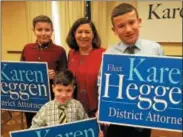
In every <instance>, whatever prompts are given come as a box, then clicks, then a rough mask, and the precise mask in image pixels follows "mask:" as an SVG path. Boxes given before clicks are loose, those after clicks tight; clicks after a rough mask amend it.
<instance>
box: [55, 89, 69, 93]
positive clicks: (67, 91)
mask: <svg viewBox="0 0 183 137" xmlns="http://www.w3.org/2000/svg"><path fill="white" fill-rule="evenodd" d="M57 91H58V92H59V93H61V92H64V91H65V92H66V93H70V92H72V90H70V89H68V90H57Z"/></svg>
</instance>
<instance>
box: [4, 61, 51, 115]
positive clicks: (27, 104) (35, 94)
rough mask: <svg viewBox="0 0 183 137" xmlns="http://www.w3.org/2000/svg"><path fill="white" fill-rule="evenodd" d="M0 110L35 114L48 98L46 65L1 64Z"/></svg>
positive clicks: (30, 63) (36, 63)
mask: <svg viewBox="0 0 183 137" xmlns="http://www.w3.org/2000/svg"><path fill="white" fill-rule="evenodd" d="M1 86H2V88H1V109H5V110H15V111H25V112H37V111H38V110H39V109H40V107H41V106H42V105H44V104H45V103H46V102H48V101H49V100H50V99H51V98H50V86H49V79H48V72H47V64H46V63H40V62H39V63H38V62H2V63H1Z"/></svg>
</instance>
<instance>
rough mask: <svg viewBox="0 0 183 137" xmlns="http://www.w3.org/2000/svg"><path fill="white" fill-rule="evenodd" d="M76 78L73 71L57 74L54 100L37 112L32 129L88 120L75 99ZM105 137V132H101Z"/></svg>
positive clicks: (100, 136)
mask: <svg viewBox="0 0 183 137" xmlns="http://www.w3.org/2000/svg"><path fill="white" fill-rule="evenodd" d="M74 87H75V78H74V75H73V74H72V72H71V71H69V70H64V71H61V72H59V73H57V74H56V75H55V77H54V80H53V86H52V88H53V92H54V96H55V98H54V100H51V101H49V102H48V103H46V104H45V105H43V106H42V108H41V109H40V110H39V111H38V112H37V114H36V116H35V117H34V118H33V120H32V125H31V127H30V128H38V127H44V126H52V125H58V124H63V123H69V122H74V121H77V120H83V119H87V118H88V116H87V114H86V112H85V111H84V108H83V106H82V104H81V103H80V102H79V101H77V100H75V99H73V98H72V97H73V93H74ZM99 137H103V132H102V131H100V132H99Z"/></svg>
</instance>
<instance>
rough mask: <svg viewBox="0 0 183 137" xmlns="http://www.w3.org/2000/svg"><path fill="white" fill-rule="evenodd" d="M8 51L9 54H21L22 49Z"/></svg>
mask: <svg viewBox="0 0 183 137" xmlns="http://www.w3.org/2000/svg"><path fill="white" fill-rule="evenodd" d="M7 53H8V54H21V53H22V51H16V50H8V51H7Z"/></svg>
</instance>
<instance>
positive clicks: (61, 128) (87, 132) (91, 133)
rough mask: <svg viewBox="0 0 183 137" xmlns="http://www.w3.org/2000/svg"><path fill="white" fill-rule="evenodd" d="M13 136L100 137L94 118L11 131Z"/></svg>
mask: <svg viewBox="0 0 183 137" xmlns="http://www.w3.org/2000/svg"><path fill="white" fill-rule="evenodd" d="M10 134H11V137H98V134H99V125H98V123H97V120H96V119H94V118H92V119H88V120H81V121H78V122H72V123H67V124H64V125H57V126H50V127H44V128H39V129H29V130H21V131H14V132H11V133H10Z"/></svg>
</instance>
